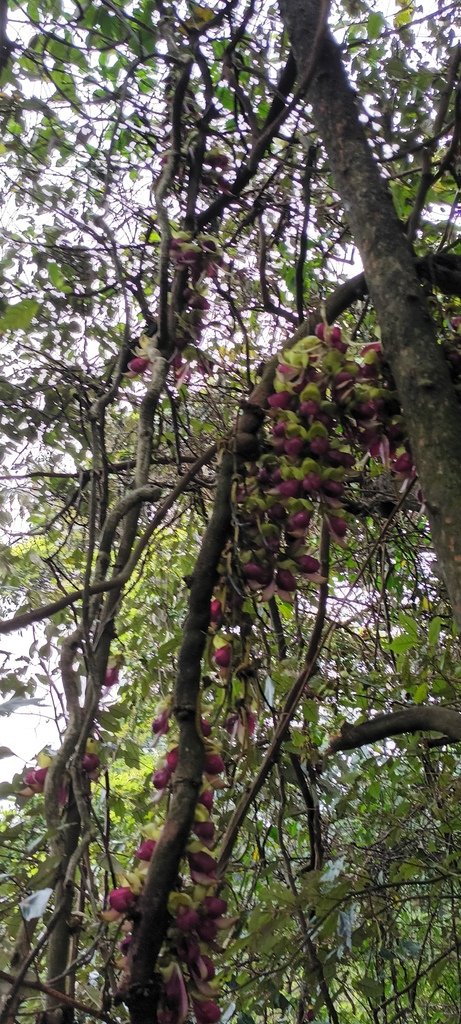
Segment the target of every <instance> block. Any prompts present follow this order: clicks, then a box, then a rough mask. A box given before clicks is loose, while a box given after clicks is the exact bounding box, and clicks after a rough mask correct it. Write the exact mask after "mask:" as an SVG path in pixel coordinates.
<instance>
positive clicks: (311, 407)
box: [299, 398, 320, 417]
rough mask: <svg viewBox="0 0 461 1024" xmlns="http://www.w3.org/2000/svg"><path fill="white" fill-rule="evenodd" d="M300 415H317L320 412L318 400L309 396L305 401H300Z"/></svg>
mask: <svg viewBox="0 0 461 1024" xmlns="http://www.w3.org/2000/svg"><path fill="white" fill-rule="evenodd" d="M299 411H300V414H301V416H314V417H315V416H317V413H319V412H320V406H319V403H318V402H314V401H313V400H312V399H311V398H308V399H307V400H306V401H305V402H301V404H300V406H299Z"/></svg>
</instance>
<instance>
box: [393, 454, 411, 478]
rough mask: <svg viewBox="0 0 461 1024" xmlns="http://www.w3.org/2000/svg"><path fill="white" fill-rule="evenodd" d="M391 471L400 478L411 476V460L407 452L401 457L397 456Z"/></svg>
mask: <svg viewBox="0 0 461 1024" xmlns="http://www.w3.org/2000/svg"><path fill="white" fill-rule="evenodd" d="M392 469H393V470H394V473H400V475H401V476H406V477H408V476H413V459H412V457H411V455H410V454H409V452H404V453H403V455H399V456H398V457H397V458H396V459H395V460H394V461H393V463H392Z"/></svg>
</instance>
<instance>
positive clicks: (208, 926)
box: [197, 915, 218, 942]
mask: <svg viewBox="0 0 461 1024" xmlns="http://www.w3.org/2000/svg"><path fill="white" fill-rule="evenodd" d="M197 916H198V915H197ZM217 934H218V926H217V924H216V921H215V920H214V919H213V918H211V917H204V918H202V919H201V920H199V923H198V925H197V935H198V936H199V937H200V938H201V939H202V940H203V942H213V939H215V938H216V936H217Z"/></svg>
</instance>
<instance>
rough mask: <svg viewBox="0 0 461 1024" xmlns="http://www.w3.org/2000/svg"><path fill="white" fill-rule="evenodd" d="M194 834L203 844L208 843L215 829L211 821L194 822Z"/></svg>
mask: <svg viewBox="0 0 461 1024" xmlns="http://www.w3.org/2000/svg"><path fill="white" fill-rule="evenodd" d="M194 832H195V835H196V836H198V837H199V839H203V842H209V841H211V840H212V839H213V837H214V832H215V828H214V825H213V822H212V821H195V822H194Z"/></svg>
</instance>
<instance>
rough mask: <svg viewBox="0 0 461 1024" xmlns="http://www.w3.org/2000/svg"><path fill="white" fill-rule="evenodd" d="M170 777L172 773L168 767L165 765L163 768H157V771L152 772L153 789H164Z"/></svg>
mask: <svg viewBox="0 0 461 1024" xmlns="http://www.w3.org/2000/svg"><path fill="white" fill-rule="evenodd" d="M171 775H172V772H171V769H170V768H169V767H168V765H165V767H164V768H159V769H158V771H156V772H154V774H153V776H152V782H153V784H154V786H155V789H165V786H167V785H168V783H169V781H170V779H171Z"/></svg>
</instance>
